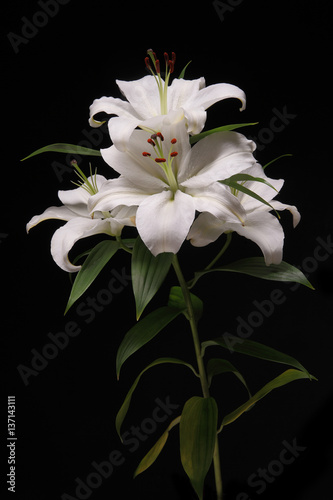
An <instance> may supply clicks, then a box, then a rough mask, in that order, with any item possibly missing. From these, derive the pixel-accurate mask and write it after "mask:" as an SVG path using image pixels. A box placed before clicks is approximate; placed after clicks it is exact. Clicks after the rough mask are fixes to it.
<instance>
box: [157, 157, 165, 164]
mask: <svg viewBox="0 0 333 500" xmlns="http://www.w3.org/2000/svg"><path fill="white" fill-rule="evenodd" d="M155 161H156V163H166V159H165V158H155Z"/></svg>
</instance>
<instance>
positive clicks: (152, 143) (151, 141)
mask: <svg viewBox="0 0 333 500" xmlns="http://www.w3.org/2000/svg"><path fill="white" fill-rule="evenodd" d="M152 137H153V136H152ZM147 142H149V144H151V145H152V146H153V148H154V147H155V146H156V144H155V142H154V141H153V139H147Z"/></svg>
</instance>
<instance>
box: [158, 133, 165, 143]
mask: <svg viewBox="0 0 333 500" xmlns="http://www.w3.org/2000/svg"><path fill="white" fill-rule="evenodd" d="M156 136H157V137H159V138H160V139H161V141H164V137H163V135H162V134H161V132H157V134H156Z"/></svg>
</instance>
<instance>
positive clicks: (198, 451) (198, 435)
mask: <svg viewBox="0 0 333 500" xmlns="http://www.w3.org/2000/svg"><path fill="white" fill-rule="evenodd" d="M217 415H218V409H217V404H216V401H215V399H213V398H211V397H209V398H201V397H197V396H194V397H192V398H191V399H189V400H188V401H187V402H186V403H185V406H184V408H183V412H182V415H181V420H180V425H179V435H180V457H181V462H182V465H183V467H184V470H185V472H186V474H187V475H188V477H189V479H190V481H191V484H192V486H193V488H194V490H195V492H196V494H197V495H198V497H199V499H200V500H202V498H203V488H204V481H205V477H206V474H207V472H208V470H209V468H210V466H211V463H212V460H213V454H214V449H215V443H216V438H217V429H216V428H217Z"/></svg>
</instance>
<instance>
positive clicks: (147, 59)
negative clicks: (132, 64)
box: [145, 57, 151, 71]
mask: <svg viewBox="0 0 333 500" xmlns="http://www.w3.org/2000/svg"><path fill="white" fill-rule="evenodd" d="M145 63H146V66H147V68H148V69H149V71H151V66H150V64H149V57H145Z"/></svg>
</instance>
